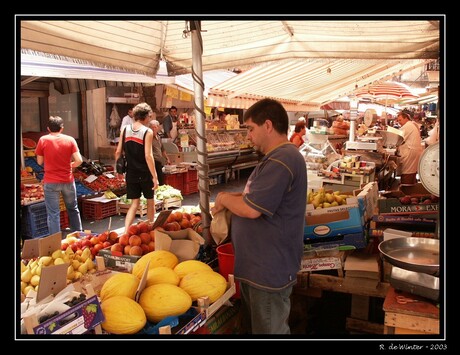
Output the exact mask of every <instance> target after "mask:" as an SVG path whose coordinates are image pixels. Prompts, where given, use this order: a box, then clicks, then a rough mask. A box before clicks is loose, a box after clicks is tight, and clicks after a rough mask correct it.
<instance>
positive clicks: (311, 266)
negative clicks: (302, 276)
mask: <svg viewBox="0 0 460 355" xmlns="http://www.w3.org/2000/svg"><path fill="white" fill-rule="evenodd" d="M344 255H345V253H344V252H343V251H341V252H340V253H339V255H337V256H327V257H322V258H318V257H313V258H308V257H302V260H301V262H300V272H307V271H319V270H334V269H342V266H343V258H344Z"/></svg>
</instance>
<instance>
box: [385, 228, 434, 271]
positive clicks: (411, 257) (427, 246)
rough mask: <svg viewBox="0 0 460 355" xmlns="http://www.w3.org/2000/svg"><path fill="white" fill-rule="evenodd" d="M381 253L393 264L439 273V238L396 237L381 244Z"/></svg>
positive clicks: (412, 269)
mask: <svg viewBox="0 0 460 355" xmlns="http://www.w3.org/2000/svg"><path fill="white" fill-rule="evenodd" d="M379 250H380V253H381V254H382V255H383V257H384V258H385V260H386V261H388V262H389V263H390V264H391V265H394V266H397V267H399V268H401V269H406V270H409V271H415V272H423V273H425V274H429V275H434V276H438V275H439V240H438V239H429V238H412V237H410V238H394V239H389V240H385V241H383V242H381V243H380V244H379Z"/></svg>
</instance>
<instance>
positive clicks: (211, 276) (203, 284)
mask: <svg viewBox="0 0 460 355" xmlns="http://www.w3.org/2000/svg"><path fill="white" fill-rule="evenodd" d="M179 287H180V288H182V289H183V290H185V291H186V292H187V293H188V294H189V295H190V297H192V300H193V301H196V300H197V299H198V298H200V297H205V296H207V297H209V301H210V302H211V303H213V302H215V301H216V300H217V299H219V298H220V297H221V296H222V295H223V294H224V293H225V290H226V289H227V280H226V279H225V277H223V276H222V275H221V274H219V273H217V272H215V271H213V270H211V271H208V270H204V271H203V270H202V271H196V272H192V273H190V274H187V275H185V276H184V277H183V278H182V279H181V280H180V283H179Z"/></svg>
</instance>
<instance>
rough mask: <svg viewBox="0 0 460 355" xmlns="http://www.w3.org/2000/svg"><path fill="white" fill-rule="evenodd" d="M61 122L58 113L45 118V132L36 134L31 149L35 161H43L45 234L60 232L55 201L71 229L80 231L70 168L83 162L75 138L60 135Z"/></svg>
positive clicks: (75, 190)
mask: <svg viewBox="0 0 460 355" xmlns="http://www.w3.org/2000/svg"><path fill="white" fill-rule="evenodd" d="M63 130H64V121H63V119H62V118H61V117H59V116H51V117H50V118H49V120H48V132H49V134H48V135H45V136H42V137H40V139H39V140H38V143H37V147H36V148H35V154H36V156H37V163H38V164H39V165H43V164H44V170H45V175H44V178H43V190H44V193H45V206H46V213H47V215H48V216H47V223H48V232H49V234H54V233H57V232H60V231H61V211H60V208H59V200H60V196H61V194H62V198H63V200H64V203H65V207H66V210H67V214H68V216H69V224H70V228H71V229H72V231H81V230H82V225H81V218H80V210H79V209H78V201H77V189H76V187H75V179H74V176H73V173H72V169H74V168H76V167H78V166H80V165H81V163H82V162H83V159H82V157H81V155H80V150H79V149H78V145H77V142H76V141H75V138H73V137H71V136H68V135H66V134H63V133H62V131H63Z"/></svg>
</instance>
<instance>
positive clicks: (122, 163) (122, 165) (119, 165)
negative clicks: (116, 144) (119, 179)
mask: <svg viewBox="0 0 460 355" xmlns="http://www.w3.org/2000/svg"><path fill="white" fill-rule="evenodd" d="M127 165H128V162H127V161H126V157H125V155H124V154H122V155H121V156H120V157H119V158H118V159H117V162H116V165H115V167H116V170H117V173H118V174H124V173H126V166H127Z"/></svg>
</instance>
